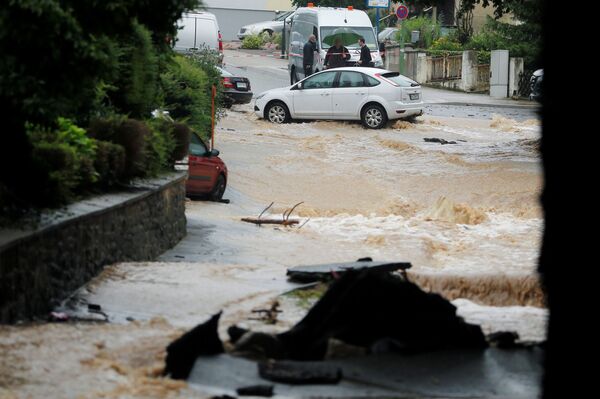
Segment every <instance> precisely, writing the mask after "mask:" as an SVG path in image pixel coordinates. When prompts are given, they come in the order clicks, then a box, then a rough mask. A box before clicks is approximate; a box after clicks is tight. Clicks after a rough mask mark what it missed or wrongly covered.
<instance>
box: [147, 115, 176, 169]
mask: <svg viewBox="0 0 600 399" xmlns="http://www.w3.org/2000/svg"><path fill="white" fill-rule="evenodd" d="M148 126H149V127H150V131H151V134H150V135H149V136H148V137H147V140H148V143H147V146H146V151H147V154H146V161H147V162H146V169H145V171H146V174H147V175H148V176H156V175H158V173H159V172H160V171H161V170H165V169H169V168H172V167H173V163H172V159H173V151H174V150H175V147H176V142H175V138H174V137H173V133H172V131H173V124H172V123H171V122H169V121H166V120H164V119H152V120H149V121H148Z"/></svg>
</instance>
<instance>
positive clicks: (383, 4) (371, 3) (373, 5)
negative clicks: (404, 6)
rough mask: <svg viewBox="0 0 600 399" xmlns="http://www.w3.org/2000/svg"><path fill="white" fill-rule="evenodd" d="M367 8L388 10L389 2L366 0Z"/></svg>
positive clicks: (385, 0)
mask: <svg viewBox="0 0 600 399" xmlns="http://www.w3.org/2000/svg"><path fill="white" fill-rule="evenodd" d="M367 7H369V8H390V0H367Z"/></svg>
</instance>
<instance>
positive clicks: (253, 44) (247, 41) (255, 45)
mask: <svg viewBox="0 0 600 399" xmlns="http://www.w3.org/2000/svg"><path fill="white" fill-rule="evenodd" d="M263 44H264V41H263V37H262V36H261V35H248V36H246V37H245V38H244V40H242V48H243V49H250V50H256V49H259V48H261V47H262V45H263Z"/></svg>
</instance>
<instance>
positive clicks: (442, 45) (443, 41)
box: [429, 36, 463, 52]
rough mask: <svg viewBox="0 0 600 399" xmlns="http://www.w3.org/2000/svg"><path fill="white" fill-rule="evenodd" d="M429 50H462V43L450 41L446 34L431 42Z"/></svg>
mask: <svg viewBox="0 0 600 399" xmlns="http://www.w3.org/2000/svg"><path fill="white" fill-rule="evenodd" d="M429 50H431V51H445V52H453V51H454V52H458V51H462V50H463V48H462V45H461V44H460V43H459V42H456V41H452V40H451V39H450V38H449V37H448V36H442V37H440V38H438V39H437V40H436V41H434V42H433V44H432V45H431V47H429Z"/></svg>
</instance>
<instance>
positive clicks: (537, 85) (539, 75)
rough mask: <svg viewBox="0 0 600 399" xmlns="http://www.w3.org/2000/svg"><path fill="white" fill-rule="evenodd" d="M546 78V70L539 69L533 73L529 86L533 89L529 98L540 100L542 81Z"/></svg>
mask: <svg viewBox="0 0 600 399" xmlns="http://www.w3.org/2000/svg"><path fill="white" fill-rule="evenodd" d="M543 79H544V70H543V69H538V70H537V71H535V72H534V73H533V75H531V80H530V81H529V87H530V89H531V91H530V93H529V99H530V100H535V101H540V99H541V98H542V81H543Z"/></svg>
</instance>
